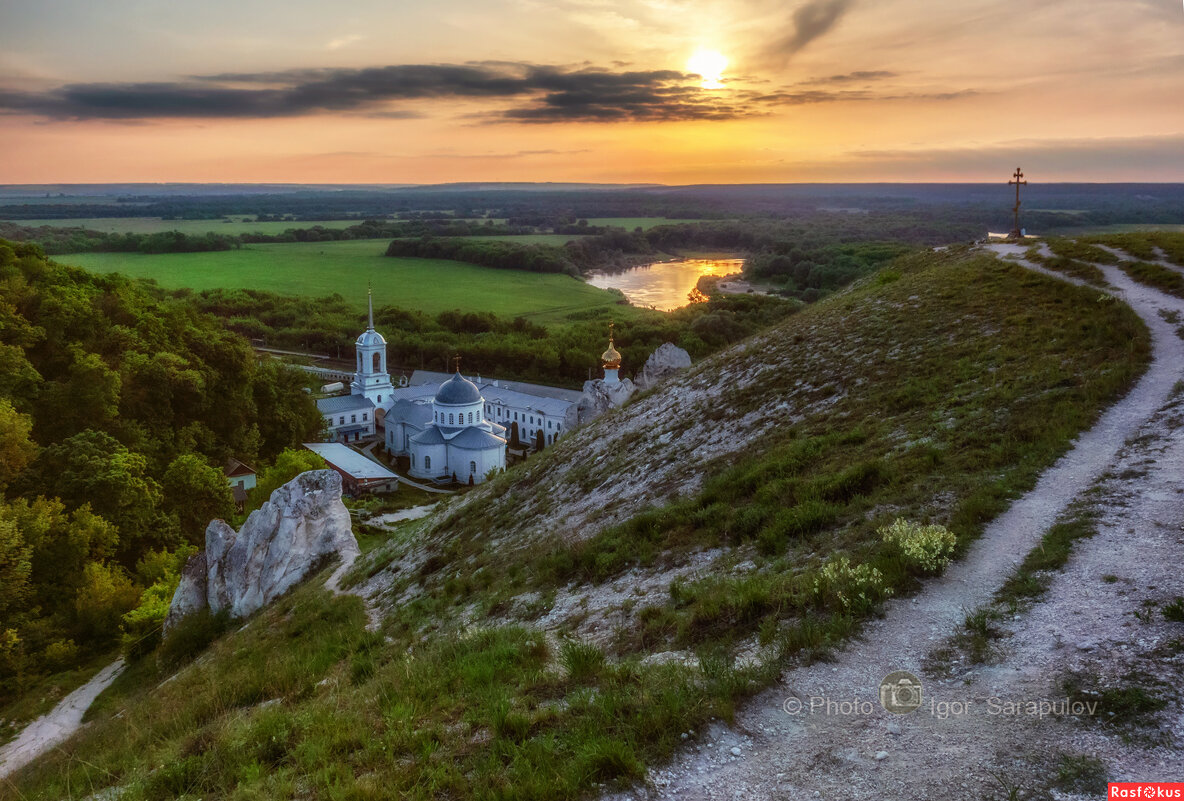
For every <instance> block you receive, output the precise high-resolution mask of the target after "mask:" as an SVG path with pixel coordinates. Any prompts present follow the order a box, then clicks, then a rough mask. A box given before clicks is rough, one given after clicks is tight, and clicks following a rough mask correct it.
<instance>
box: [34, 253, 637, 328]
mask: <svg viewBox="0 0 1184 801" xmlns="http://www.w3.org/2000/svg"><path fill="white" fill-rule="evenodd" d="M386 244H387V243H386V240H374V239H368V240H351V241H346V242H298V243H282V244H264V245H250V246H245V247H243V248H242V249H240V250H226V251H218V252H213V253H163V254H150V255H142V254H137V253H76V254H71V255H67V256H58V257H56V259H55V260H56V261H59V262H62V263H65V264H73V265H77V266H79V267H82V268H84V269H87V270H92V271H94V272H100V273H108V272H119V273H123V274H125V275H129V276H133V277H136V278H152V279H154V280H156V282H157V283H159V284H160V285H161V286H163V287H167V288H170V289H178V288H182V287H187V288H189V289H196V290H202V289H217V288H224V289H261V290H267V291H270V292H279V293H283V294H289V295H292V294H295V295H303V296H306V297H323V296H325V295H330V294H333V293H334V292H336V293H339V294H341V295H343V296H345V297H346V298H347V299H349V300H351V301H354V302H356V305H357V308H358V309H359V310H364V309H365V308H366V283H367V282H368V281H369V282H372V284H373V287H374V304H375V305H376V306H386V305H389V306H399V307H402V308H406V309H417V310H419V311H423V312H426V313H428V314H436V313H438V312H441V311H445V310H447V309H464V310H466V311H468V310H472V311H489V312H493V313H495V314H499V315H507V316H511V317H513V316H517V315H522V316H524V317H528V318H530V319H532V320H535V321H536V322H541V323H547V322H552V321H557V320H561V319H562V318H563V317H565V316H566V315H567V314H570V313H572V312H575V311H582V310H586V309H592V308H597V307H602V306H614V305H615V304H616V303H617V301H618V299H619V296H618V295H616V294H614V293H611V292H607V291H605V290H602V289H597V288H596V287H594V286H591V285H590V284H586V283H584V282H583V281H579V280H577V279H575V278H570V277H568V276H566V275H554V274H546V273H529V272H519V271H517V270H493V269H489V268H486V267H478V266H476V265H473V264H464V263H461V262H456V261H443V260H439V259H415V258H387V257H386V256H383V255H382V254H383V251H384V250H385V249H386ZM620 308H622V309H624V308H625V307H620Z"/></svg>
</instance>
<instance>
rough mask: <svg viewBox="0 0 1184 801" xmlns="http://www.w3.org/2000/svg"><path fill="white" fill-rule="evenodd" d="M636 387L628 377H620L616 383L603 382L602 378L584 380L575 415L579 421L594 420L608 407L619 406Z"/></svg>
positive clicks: (631, 394)
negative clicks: (581, 395) (582, 393)
mask: <svg viewBox="0 0 1184 801" xmlns="http://www.w3.org/2000/svg"><path fill="white" fill-rule="evenodd" d="M636 391H637V387H636V386H634V385H633V382H632V381H630V380H629V379H628V378H622V379H621V380H620V381H619V382H618V383H616V384H608V383H605V380H604V379H603V378H597V379H596V380H594V381H585V382H584V396H583V397H582V398H580V402H579V404H578V405H577V406H576V416H577V419H578V420H579V421H580V422H581V423H587V422H589V421H591V420H595V419H596V418H597V417H600V415H602V414H604V413H605V412H607V411H608V410H609V409H612V408H614V407H617V406H620V405H622V404H623V403H625V401H627V400H629V398H631V397H633V393H634V392H636Z"/></svg>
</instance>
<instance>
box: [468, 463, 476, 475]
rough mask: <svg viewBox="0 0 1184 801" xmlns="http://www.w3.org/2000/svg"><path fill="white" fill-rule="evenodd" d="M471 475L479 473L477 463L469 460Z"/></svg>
mask: <svg viewBox="0 0 1184 801" xmlns="http://www.w3.org/2000/svg"><path fill="white" fill-rule="evenodd" d="M469 475H473V476H475V475H477V463H476V462H469Z"/></svg>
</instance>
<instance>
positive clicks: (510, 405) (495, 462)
mask: <svg viewBox="0 0 1184 801" xmlns="http://www.w3.org/2000/svg"><path fill="white" fill-rule="evenodd" d="M356 349H357V359H356V365H355V368H356V369H355V372H354V377H353V380H352V381H351V382H350V394H349V395H340V396H336V397H331V398H324V399H321V400H318V401H317V407H318V408H319V409H320V411H321V414H322V416H323V417H324V418H325V422H326V428H327V430H328V432H329V435H330V437H331V438H332V439H334V440H337V441H341V442H346V443H354V442H359V443H360V442H364V441H368V440H371V439H373V438H374V437H376V436H381V437H382V441H383V444H384V445H385V446H386V450H387V453H388V454H390V455H392V456H406V457H407V458H408V460H409V462H410V470H409V472H410V474H411V476H412V477H414V478H419V479H425V480H432V481H451V480H453V476H455V480H456V481H459V482H461V483H472V484H480V483H481V482H483V481H485V480H486V478H487V477H489V476H490V475H492V474H493V473H496V472H498V471H501V470H504V469H505V467H506V451H507V448H508V447H509V446H511V445H512V444H517V443H522V445H520V446H519V447H524V446H527V445H529V446H534V447H536V448H538V447H545V446H547V445H551V444H554V443H555V442H556V441H557V440H558V439H559V438H560V437H562V436H563V435H564V434H566V433H567V432H568V431H570V430H571V429H572V428H574V427H575V426H576V424H577V422H578V413H577V410H578V406H579V403H580V399H581V397H582V393H581V392H578V391H576V390H568V389H561V388H558V387H547V386H542V385H538V384H529V383H525V382H520V381H499V380H494V379H488V380H483V379H482V378H481V377H480V376H476V377H474V378H473V379H470V378H466V377H464V376H463V375H461V373H460V370H459V365H458V369H457V370H456V371H455V372H454V373H452V374H447V373H438V372H432V371H427V370H416V371H415V372H414V373H413V374H412V375H411V378H410V380H404V379H400V384H402V385H401V386H395V384H394V382H392V381H391V376H390V374H389V373H388V372H387V362H386V340H385V339H384V338H383V336H382V334H380V333H378V332H377V331H376V330H374V301H373V298H372V297H371V298H370V299H369V325H368V326H367V328H366V330H365V331H364V332H363V333H362V334H361V335H360V336H359V337H358V339H357V343H356ZM609 349H610V351H612V354H613V355H614V356H615V359H607V360H606V362H607V363H606V364H605V367H606V370H605V373H606V376H605V377H606V379H607V378H609V375H608V374H609V372H610V370H611V373H612V377H613V378H615V377H616V370H617V368H618V367H619V366H620V355H619V354H617V353H616V351H615V350H614V349H613V348H612V345H611V340H610V346H609ZM608 355H609V354H607V353H606V356H608ZM379 429H381V431H380V430H379Z"/></svg>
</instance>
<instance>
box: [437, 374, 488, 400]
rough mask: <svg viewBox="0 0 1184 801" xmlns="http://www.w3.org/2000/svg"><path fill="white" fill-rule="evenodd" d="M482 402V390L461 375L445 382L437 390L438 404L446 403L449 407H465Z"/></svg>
mask: <svg viewBox="0 0 1184 801" xmlns="http://www.w3.org/2000/svg"><path fill="white" fill-rule="evenodd" d="M480 402H481V390H479V389H477V385H476V384H474V383H473V382H472V381H470V380H469V379H467V378H465V377H464V376H462V375H461V374H460V373H457V374H456V375H454V376H453V377H452V378H450V379H448V380H447V381H445V382H444V383H443V384H441V385H440V388H439V389H438V390H436V403H445V404H448V405H449V406H463V405H465V404H467V403H480Z"/></svg>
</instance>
